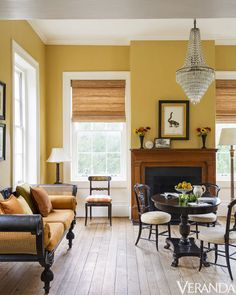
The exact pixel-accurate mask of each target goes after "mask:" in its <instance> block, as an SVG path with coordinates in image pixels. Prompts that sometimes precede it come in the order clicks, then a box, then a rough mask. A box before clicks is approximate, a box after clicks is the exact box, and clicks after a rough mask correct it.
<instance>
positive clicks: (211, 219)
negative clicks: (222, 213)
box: [189, 183, 220, 239]
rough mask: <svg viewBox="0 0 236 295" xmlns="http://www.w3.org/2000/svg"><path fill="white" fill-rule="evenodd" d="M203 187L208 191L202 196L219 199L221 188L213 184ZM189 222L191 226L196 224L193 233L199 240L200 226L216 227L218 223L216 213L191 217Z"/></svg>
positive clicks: (206, 184)
mask: <svg viewBox="0 0 236 295" xmlns="http://www.w3.org/2000/svg"><path fill="white" fill-rule="evenodd" d="M201 185H203V186H205V188H206V191H205V192H204V194H203V195H202V197H211V198H215V197H218V195H219V192H220V187H219V186H218V185H216V184H213V183H202V184H201ZM189 221H190V222H191V224H193V225H194V224H195V226H196V229H195V230H191V232H194V233H196V237H197V239H198V233H199V230H198V226H199V225H205V226H207V227H211V226H213V227H215V224H216V221H217V215H216V212H215V213H207V214H196V215H189Z"/></svg>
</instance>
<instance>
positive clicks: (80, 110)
mask: <svg viewBox="0 0 236 295" xmlns="http://www.w3.org/2000/svg"><path fill="white" fill-rule="evenodd" d="M71 87H72V101H73V103H72V121H73V122H124V121H125V120H126V119H125V80H72V81H71Z"/></svg>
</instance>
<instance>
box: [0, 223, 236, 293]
mask: <svg viewBox="0 0 236 295" xmlns="http://www.w3.org/2000/svg"><path fill="white" fill-rule="evenodd" d="M137 231H138V227H137V226H133V225H132V223H131V222H130V221H129V220H128V219H127V218H113V226H112V227H110V226H109V224H108V221H107V219H105V218H104V219H103V218H97V219H96V218H95V219H93V221H92V223H90V224H88V226H87V227H85V226H84V220H83V219H78V221H77V225H76V228H75V234H76V238H75V240H74V243H73V248H72V249H71V250H70V251H67V241H66V240H64V241H63V242H62V243H61V245H60V247H59V248H58V250H57V252H56V255H55V262H54V265H53V267H52V270H53V272H54V280H53V282H52V288H51V290H50V294H51V295H75V294H76V295H86V294H91V295H99V294H101V295H112V294H117V295H118V294H119V295H121V294H129V295H139V294H142V295H149V294H153V295H178V294H181V292H180V290H179V288H178V285H177V281H180V282H182V283H184V282H186V281H188V282H192V283H196V282H198V283H207V284H208V283H213V284H215V283H216V282H221V283H227V284H231V281H230V279H229V276H228V273H227V269H224V268H221V267H215V266H211V267H210V268H203V269H202V271H201V272H199V271H198V266H199V259H198V258H186V257H185V258H181V259H180V261H179V262H180V263H179V267H178V268H173V267H171V266H170V264H171V261H172V254H171V251H170V250H166V249H164V244H165V243H164V239H165V238H164V237H160V239H159V252H157V251H156V248H155V244H154V243H153V242H148V241H145V240H140V242H139V246H138V247H135V246H134V242H135V239H136V237H137ZM146 235H147V234H146ZM172 235H173V236H178V227H177V226H172ZM209 258H212V256H211V255H209ZM219 261H220V262H224V259H223V258H220V259H219ZM232 269H233V274H234V276H235V280H236V261H232ZM41 272H42V268H41V266H40V265H39V264H37V263H19V262H18V263H1V264H0V295H29V294H30V295H38V294H43V289H42V287H43V285H42V282H41V281H40V274H41ZM233 286H234V288H235V290H236V283H234V285H233ZM185 294H187V293H185ZM198 294H199V293H198ZM211 294H215V293H213V292H212V293H211ZM229 294H230V293H229Z"/></svg>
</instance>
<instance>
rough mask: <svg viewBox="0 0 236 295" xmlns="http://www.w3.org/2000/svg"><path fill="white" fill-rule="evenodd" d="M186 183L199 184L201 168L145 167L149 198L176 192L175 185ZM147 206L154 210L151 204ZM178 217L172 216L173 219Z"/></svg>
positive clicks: (150, 202)
mask: <svg viewBox="0 0 236 295" xmlns="http://www.w3.org/2000/svg"><path fill="white" fill-rule="evenodd" d="M182 181H187V182H190V183H191V184H200V183H201V182H202V168H201V167H146V168H145V184H147V185H148V186H149V187H150V189H151V191H150V192H151V194H150V196H153V195H155V194H158V193H164V192H176V191H175V185H177V184H178V183H179V182H182ZM149 204H150V206H151V209H152V210H156V208H155V207H154V204H153V202H152V201H151V200H150V201H149ZM176 218H177V219H178V218H179V217H178V216H172V220H173V219H176Z"/></svg>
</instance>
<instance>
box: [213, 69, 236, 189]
mask: <svg viewBox="0 0 236 295" xmlns="http://www.w3.org/2000/svg"><path fill="white" fill-rule="evenodd" d="M217 79H222V80H224V79H225V80H236V71H216V80H217ZM216 144H217V143H216ZM216 177H217V175H216ZM217 183H218V184H221V187H222V188H228V187H229V186H230V175H229V180H222V179H218V180H217Z"/></svg>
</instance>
